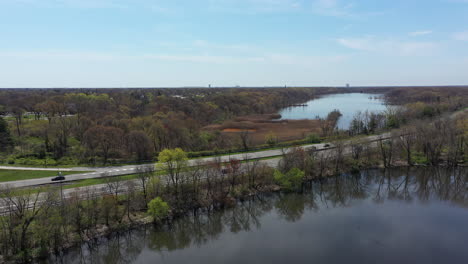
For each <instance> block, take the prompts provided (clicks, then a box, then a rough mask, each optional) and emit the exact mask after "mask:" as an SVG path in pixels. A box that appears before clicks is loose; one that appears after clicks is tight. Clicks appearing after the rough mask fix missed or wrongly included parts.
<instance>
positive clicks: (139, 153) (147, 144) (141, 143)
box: [127, 131, 151, 162]
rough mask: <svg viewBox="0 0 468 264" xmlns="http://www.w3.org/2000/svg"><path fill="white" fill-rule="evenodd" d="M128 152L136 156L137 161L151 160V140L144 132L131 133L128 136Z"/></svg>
mask: <svg viewBox="0 0 468 264" xmlns="http://www.w3.org/2000/svg"><path fill="white" fill-rule="evenodd" d="M127 144H128V152H129V153H130V154H133V155H135V157H136V161H137V162H141V161H144V160H148V159H150V152H151V140H150V139H149V137H148V136H147V135H146V134H145V132H143V131H131V132H130V133H129V134H128V136H127Z"/></svg>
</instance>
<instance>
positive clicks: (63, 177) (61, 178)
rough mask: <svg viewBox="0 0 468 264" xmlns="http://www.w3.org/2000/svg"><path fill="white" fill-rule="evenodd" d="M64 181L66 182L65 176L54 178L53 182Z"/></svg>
mask: <svg viewBox="0 0 468 264" xmlns="http://www.w3.org/2000/svg"><path fill="white" fill-rule="evenodd" d="M63 180H65V176H57V177H54V178H52V181H63Z"/></svg>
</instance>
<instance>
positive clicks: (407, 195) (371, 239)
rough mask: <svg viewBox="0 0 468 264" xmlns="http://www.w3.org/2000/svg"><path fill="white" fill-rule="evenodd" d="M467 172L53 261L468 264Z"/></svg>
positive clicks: (417, 174)
mask: <svg viewBox="0 0 468 264" xmlns="http://www.w3.org/2000/svg"><path fill="white" fill-rule="evenodd" d="M467 178H468V175H467V171H466V170H465V171H462V170H458V171H457V170H442V169H437V170H436V169H418V170H411V171H408V170H387V171H379V170H372V171H367V172H362V173H361V174H357V175H345V176H341V177H337V178H332V179H328V180H326V181H323V182H316V183H313V184H311V185H310V186H307V188H306V191H305V192H304V194H271V195H266V196H259V197H256V198H254V199H251V200H249V201H246V202H243V203H239V205H238V206H237V207H236V208H234V209H227V210H224V211H218V212H216V213H212V214H209V215H207V214H199V215H198V216H187V217H184V218H181V219H179V220H177V221H175V222H174V223H173V224H172V225H171V226H165V227H162V228H154V227H152V226H147V227H144V228H141V229H138V230H134V231H130V232H125V233H123V234H119V235H115V236H112V237H110V238H107V239H103V240H102V241H100V243H95V244H83V245H82V247H80V248H76V249H73V250H71V251H69V252H68V253H66V254H65V255H64V256H62V257H60V258H54V259H51V260H50V261H51V262H55V263H236V264H237V263H273V264H276V263H359V264H362V263H392V264H393V263H412V264H413V263H452V264H453V263H455V264H456V263H460V264H466V263H468V250H467V249H468V191H467V188H468V187H467Z"/></svg>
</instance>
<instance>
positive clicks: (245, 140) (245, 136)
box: [239, 130, 250, 151]
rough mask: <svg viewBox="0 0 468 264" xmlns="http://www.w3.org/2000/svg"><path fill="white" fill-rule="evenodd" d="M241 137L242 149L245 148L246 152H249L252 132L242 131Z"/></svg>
mask: <svg viewBox="0 0 468 264" xmlns="http://www.w3.org/2000/svg"><path fill="white" fill-rule="evenodd" d="M239 137H240V139H241V142H242V147H243V148H244V150H245V151H248V150H249V145H250V132H249V131H248V130H242V131H241V132H240V133H239Z"/></svg>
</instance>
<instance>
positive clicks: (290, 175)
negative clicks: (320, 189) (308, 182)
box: [274, 168, 304, 191]
mask: <svg viewBox="0 0 468 264" xmlns="http://www.w3.org/2000/svg"><path fill="white" fill-rule="evenodd" d="M274 179H275V181H276V183H277V184H279V185H280V186H281V187H282V188H284V189H285V190H287V191H299V190H301V188H302V182H303V180H304V172H303V171H301V170H300V169H298V168H293V169H291V170H290V171H288V172H287V173H282V172H281V171H279V170H275V173H274Z"/></svg>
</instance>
